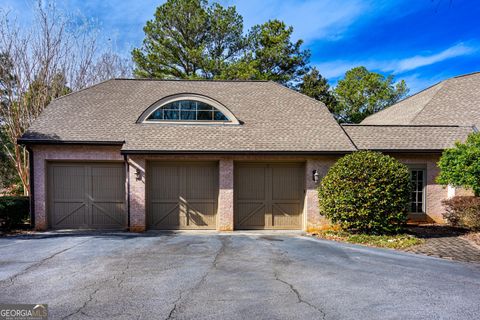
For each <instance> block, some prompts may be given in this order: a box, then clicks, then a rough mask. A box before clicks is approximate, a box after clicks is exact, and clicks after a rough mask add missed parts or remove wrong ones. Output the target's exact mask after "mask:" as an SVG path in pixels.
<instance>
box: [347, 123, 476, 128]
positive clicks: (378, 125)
mask: <svg viewBox="0 0 480 320" xmlns="http://www.w3.org/2000/svg"><path fill="white" fill-rule="evenodd" d="M341 126H342V127H414V128H415V127H417V128H422V127H423V128H425V127H426V128H428V127H431V128H471V127H472V126H469V125H456V124H361V123H342V124H341Z"/></svg>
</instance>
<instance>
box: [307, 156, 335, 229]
mask: <svg viewBox="0 0 480 320" xmlns="http://www.w3.org/2000/svg"><path fill="white" fill-rule="evenodd" d="M334 162H335V158H325V159H308V160H307V163H306V166H305V186H306V190H305V209H304V213H305V223H304V230H305V231H307V232H315V231H318V230H320V229H322V228H323V227H325V226H326V225H328V220H326V219H325V218H324V217H323V216H322V215H321V213H320V209H319V207H318V191H317V188H318V184H319V183H315V181H314V180H313V171H314V170H317V172H318V174H319V181H320V180H321V178H322V177H324V176H325V175H326V174H327V172H328V169H329V168H330V167H331V166H332V165H333V163H334Z"/></svg>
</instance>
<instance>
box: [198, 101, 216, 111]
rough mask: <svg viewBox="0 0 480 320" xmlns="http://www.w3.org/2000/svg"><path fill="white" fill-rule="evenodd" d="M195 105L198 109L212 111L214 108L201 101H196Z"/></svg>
mask: <svg viewBox="0 0 480 320" xmlns="http://www.w3.org/2000/svg"><path fill="white" fill-rule="evenodd" d="M197 106H198V110H199V111H200V110H201V111H213V110H215V108H214V107H212V106H210V105H208V104H206V103H203V102H197Z"/></svg>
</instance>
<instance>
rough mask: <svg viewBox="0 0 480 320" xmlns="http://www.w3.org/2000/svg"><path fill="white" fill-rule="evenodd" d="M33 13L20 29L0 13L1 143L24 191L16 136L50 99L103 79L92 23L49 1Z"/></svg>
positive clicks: (22, 156) (24, 161) (24, 155)
mask: <svg viewBox="0 0 480 320" xmlns="http://www.w3.org/2000/svg"><path fill="white" fill-rule="evenodd" d="M33 17H34V19H33V20H32V21H31V27H30V28H20V27H19V25H18V24H17V23H16V19H15V17H11V16H10V14H9V13H4V14H2V15H1V16H0V125H1V127H2V128H1V129H2V135H1V136H0V138H1V139H2V140H1V143H2V145H1V147H2V148H3V150H2V151H3V154H6V155H7V157H8V158H9V159H10V162H11V163H13V165H14V167H15V171H16V176H17V177H16V178H17V179H18V180H20V181H21V184H22V186H23V190H24V193H25V194H28V192H29V176H28V175H29V168H28V152H27V150H26V148H25V147H23V146H21V145H19V144H17V139H19V138H20V137H21V136H22V135H23V133H24V132H25V131H26V130H27V128H28V127H30V125H31V124H32V122H33V121H34V120H35V119H36V118H37V117H38V115H39V114H40V113H41V112H42V111H43V109H44V108H45V107H46V106H47V105H48V103H50V101H51V100H52V99H55V98H57V97H59V96H62V95H64V94H66V93H68V92H71V91H75V90H79V89H82V88H84V87H86V86H89V85H92V84H94V83H95V82H97V81H101V80H104V79H102V76H101V75H100V76H99V75H98V73H97V72H96V71H97V70H96V68H99V66H101V65H102V63H103V62H102V60H101V59H100V60H99V61H97V57H98V55H99V50H98V48H97V46H96V37H97V32H96V29H95V27H94V26H93V25H91V24H89V23H90V22H88V21H87V22H85V23H86V24H84V25H82V24H80V23H79V21H81V20H80V19H77V18H78V17H74V16H66V15H65V14H63V13H61V12H60V11H58V10H57V9H56V7H55V5H54V3H53V2H47V3H46V4H45V5H43V4H42V2H41V1H38V2H37V4H36V6H35V8H34V14H33ZM73 20H74V21H73ZM114 73H115V72H108V74H105V76H111V75H112V74H114ZM1 165H2V166H3V165H6V163H3V162H2V163H1Z"/></svg>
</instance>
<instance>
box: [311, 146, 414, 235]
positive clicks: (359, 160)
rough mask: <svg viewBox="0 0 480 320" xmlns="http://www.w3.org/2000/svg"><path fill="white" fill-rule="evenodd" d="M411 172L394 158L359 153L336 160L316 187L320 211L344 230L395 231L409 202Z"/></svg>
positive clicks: (378, 154)
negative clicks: (317, 188) (317, 187)
mask: <svg viewBox="0 0 480 320" xmlns="http://www.w3.org/2000/svg"><path fill="white" fill-rule="evenodd" d="M410 188H411V182H410V173H409V170H408V168H407V167H406V166H405V165H403V164H401V163H400V162H398V161H397V160H396V159H394V158H392V157H390V156H386V155H383V154H381V153H379V152H371V151H359V152H355V153H352V154H349V155H346V156H344V157H342V158H341V159H339V160H338V161H337V162H336V163H335V164H334V165H333V166H332V167H331V168H330V170H329V171H328V173H327V175H326V176H325V177H324V178H323V180H322V182H321V184H320V187H319V191H318V193H319V199H320V210H321V212H322V214H324V215H326V216H327V218H329V219H330V220H331V221H332V222H333V223H337V224H339V225H340V226H341V227H342V228H343V229H349V230H356V231H360V232H368V233H388V232H397V231H399V230H400V229H401V227H402V225H403V224H405V222H406V220H407V215H408V213H407V212H408V211H407V210H408V206H409V202H410V190H411V189H410Z"/></svg>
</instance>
